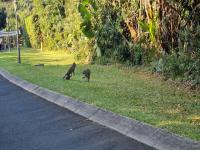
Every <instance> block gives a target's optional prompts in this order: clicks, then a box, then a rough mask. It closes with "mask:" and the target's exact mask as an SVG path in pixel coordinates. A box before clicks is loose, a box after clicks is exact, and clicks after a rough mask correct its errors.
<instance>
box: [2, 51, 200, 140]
mask: <svg viewBox="0 0 200 150" xmlns="http://www.w3.org/2000/svg"><path fill="white" fill-rule="evenodd" d="M16 56H17V52H16V51H12V52H11V53H9V52H4V53H0V68H4V69H7V70H8V71H10V72H11V73H13V74H16V75H18V76H20V77H21V78H23V79H25V80H28V81H30V82H33V83H35V84H38V85H40V86H42V87H46V88H48V89H51V90H54V91H57V92H60V93H63V94H66V95H69V96H71V97H74V98H77V99H79V100H81V101H84V102H87V103H90V104H93V105H96V106H98V107H101V108H104V109H107V110H111V111H113V112H115V113H118V114H122V115H125V116H128V117H131V118H134V119H137V120H140V121H143V122H146V123H150V124H152V125H154V126H157V127H160V128H167V129H168V130H169V131H172V132H174V133H177V134H180V135H183V136H187V137H190V138H192V139H195V140H198V141H200V93H199V92H196V93H194V92H189V91H187V90H186V89H183V88H181V87H176V86H175V85H172V84H171V83H169V82H165V81H163V80H162V79H161V78H160V77H155V76H153V75H151V74H150V73H148V72H145V71H136V70H135V69H125V68H123V69H122V68H121V67H120V68H119V66H116V65H113V66H99V65H86V64H79V65H78V67H77V70H76V75H75V77H73V78H72V80H70V81H64V80H63V79H62V76H63V75H64V73H65V72H66V70H67V68H68V67H69V66H68V65H69V64H71V63H72V62H73V61H74V60H73V57H72V55H70V54H67V53H65V52H40V51H37V50H31V49H26V50H25V49H22V64H21V65H18V64H17V57H16ZM38 63H44V64H45V67H35V66H34V64H38ZM84 68H90V69H91V72H92V76H91V82H90V83H87V82H85V81H84V80H83V79H82V74H81V72H82V71H83V69H84Z"/></svg>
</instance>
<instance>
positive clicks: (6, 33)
mask: <svg viewBox="0 0 200 150" xmlns="http://www.w3.org/2000/svg"><path fill="white" fill-rule="evenodd" d="M19 34H20V32H19ZM16 35H17V31H0V38H1V37H7V36H16Z"/></svg>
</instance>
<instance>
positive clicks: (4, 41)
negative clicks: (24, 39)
mask: <svg viewBox="0 0 200 150" xmlns="http://www.w3.org/2000/svg"><path fill="white" fill-rule="evenodd" d="M19 34H20V33H19ZM16 37H17V31H8V32H7V31H0V51H2V50H7V49H10V48H13V47H15V46H16Z"/></svg>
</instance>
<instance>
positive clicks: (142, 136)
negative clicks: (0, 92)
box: [0, 69, 200, 150]
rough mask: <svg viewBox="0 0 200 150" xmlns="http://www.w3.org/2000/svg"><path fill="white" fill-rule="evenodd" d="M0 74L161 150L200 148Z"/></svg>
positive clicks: (119, 116) (153, 128)
mask: <svg viewBox="0 0 200 150" xmlns="http://www.w3.org/2000/svg"><path fill="white" fill-rule="evenodd" d="M0 75H2V76H3V77H4V78H6V79H7V80H9V81H10V82H12V83H14V84H15V85H17V86H19V87H21V88H23V89H25V90H27V91H28V92H31V93H33V94H35V95H38V96H40V97H42V98H44V99H46V100H48V101H50V102H52V103H55V104H57V105H59V106H61V107H64V108H67V109H68V110H70V111H73V112H74V113H77V114H79V115H81V116H83V117H86V118H88V119H90V120H92V121H94V122H97V123H99V124H101V125H104V126H106V127H108V128H111V129H113V130H115V131H117V132H119V133H121V134H123V135H126V136H128V137H130V138H132V139H134V140H136V141H138V142H140V143H144V144H146V145H148V146H151V147H153V148H155V149H159V150H200V143H199V142H197V141H193V140H191V139H189V138H185V137H181V136H179V135H176V134H173V133H170V132H168V131H166V130H164V129H159V128H155V127H153V126H151V125H148V124H145V123H142V122H139V121H137V120H134V119H130V118H128V117H124V116H121V115H117V114H115V113H112V112H110V111H107V110H103V109H101V108H97V107H95V106H93V105H90V104H86V103H83V102H81V101H78V100H75V99H73V98H71V97H68V96H64V95H62V94H59V93H57V92H54V91H51V90H48V89H45V88H42V87H39V86H37V85H35V84H32V83H29V82H27V81H25V80H22V79H20V78H18V77H16V76H14V75H11V74H10V73H9V72H7V71H6V70H3V69H0Z"/></svg>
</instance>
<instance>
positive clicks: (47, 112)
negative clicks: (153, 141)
mask: <svg viewBox="0 0 200 150" xmlns="http://www.w3.org/2000/svg"><path fill="white" fill-rule="evenodd" d="M0 150H153V148H151V147H148V146H146V145H144V144H141V143H139V142H136V141H134V140H133V139H131V138H129V137H126V136H124V135H122V134H120V133H118V132H116V131H113V130H111V129H109V128H106V127H104V126H102V125H99V124H97V123H94V122H92V121H89V120H88V119H86V118H84V117H81V116H79V115H77V114H75V113H73V112H71V111H69V110H67V109H64V108H62V107H59V106H57V105H55V104H53V103H50V102H48V101H46V100H44V99H42V98H40V97H38V96H36V95H33V94H31V93H29V92H27V91H25V90H23V89H21V88H19V87H17V86H15V85H13V84H12V83H10V82H8V81H7V80H6V79H4V78H3V77H1V76H0Z"/></svg>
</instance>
